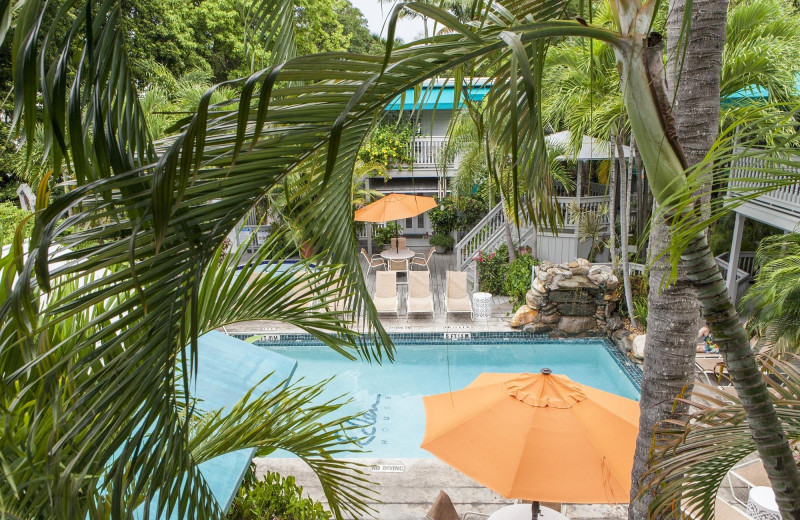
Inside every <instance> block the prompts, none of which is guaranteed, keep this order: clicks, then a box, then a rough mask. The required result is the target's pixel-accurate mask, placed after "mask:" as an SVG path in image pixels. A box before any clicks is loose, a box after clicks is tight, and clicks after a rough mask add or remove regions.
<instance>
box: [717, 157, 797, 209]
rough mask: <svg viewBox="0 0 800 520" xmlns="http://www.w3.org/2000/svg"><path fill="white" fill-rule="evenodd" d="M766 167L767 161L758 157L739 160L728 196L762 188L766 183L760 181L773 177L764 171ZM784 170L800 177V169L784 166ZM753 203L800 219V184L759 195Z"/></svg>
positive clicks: (733, 172)
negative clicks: (749, 189) (748, 189)
mask: <svg viewBox="0 0 800 520" xmlns="http://www.w3.org/2000/svg"><path fill="white" fill-rule="evenodd" d="M766 166H767V165H766V161H764V160H763V159H759V158H756V157H744V158H742V159H739V160H738V161H737V163H736V166H735V167H734V168H733V170H732V174H731V176H732V179H731V182H730V191H729V193H728V195H729V196H735V195H736V194H741V193H742V191H746V190H747V188H756V189H757V188H762V187H763V186H764V183H762V182H759V179H766V178H767V177H768V176H769V177H772V174H769V175H768V174H767V173H765V172H763V171H762V170H763V169H764V168H765V167H766ZM784 169H785V170H786V171H787V173H788V172H791V173H792V175H793V176H795V175H800V169H798V168H790V167H788V166H784ZM752 202H754V203H755V204H760V205H763V206H768V207H771V208H775V209H778V210H780V211H781V212H782V213H787V214H791V215H793V216H797V217H800V182H797V183H795V184H792V185H791V186H784V187H783V188H779V189H776V190H774V191H770V192H769V193H764V194H762V195H759V196H758V198H757V199H755V200H754V201H752Z"/></svg>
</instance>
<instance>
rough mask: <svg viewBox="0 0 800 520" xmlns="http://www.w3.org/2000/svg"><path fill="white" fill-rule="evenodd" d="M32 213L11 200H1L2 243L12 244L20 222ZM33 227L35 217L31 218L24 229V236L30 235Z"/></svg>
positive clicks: (0, 229) (0, 227)
mask: <svg viewBox="0 0 800 520" xmlns="http://www.w3.org/2000/svg"><path fill="white" fill-rule="evenodd" d="M30 214H31V213H30V212H29V211H25V210H24V209H20V208H18V207H17V206H15V205H14V204H13V203H11V202H0V243H2V245H6V244H10V243H11V241H12V240H14V233H16V232H17V227H18V226H19V224H20V222H22V220H23V219H24V218H25V217H27V216H28V215H30ZM32 229H33V218H29V219H28V221H27V222H26V223H25V228H24V229H23V231H22V236H23V238H28V237H30V236H31V230H32Z"/></svg>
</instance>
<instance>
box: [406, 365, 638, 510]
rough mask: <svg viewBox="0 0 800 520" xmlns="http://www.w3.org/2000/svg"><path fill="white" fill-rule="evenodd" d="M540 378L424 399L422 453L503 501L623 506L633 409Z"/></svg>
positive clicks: (502, 377)
mask: <svg viewBox="0 0 800 520" xmlns="http://www.w3.org/2000/svg"><path fill="white" fill-rule="evenodd" d="M542 372H543V373H542V374H489V373H484V374H481V375H480V376H478V378H477V379H475V381H473V382H472V383H470V385H469V386H467V387H466V388H465V389H463V390H459V391H456V392H450V393H445V394H438V395H433V396H428V397H425V398H423V402H424V403H425V417H426V423H427V426H426V430H425V438H424V440H423V441H422V447H423V448H424V449H426V450H428V451H429V452H431V453H432V454H434V455H436V456H437V457H438V458H439V459H441V460H442V461H444V462H446V463H447V464H449V465H450V466H452V467H454V468H456V469H457V470H459V471H461V472H462V473H464V474H466V475H468V476H470V477H472V478H473V479H475V480H477V481H478V482H480V483H481V484H483V485H484V486H486V487H488V488H491V489H493V490H494V491H497V492H498V493H500V494H501V495H503V496H505V497H507V498H518V499H523V500H535V501H543V502H568V503H578V504H595V503H627V502H628V500H629V494H630V487H631V468H632V466H633V453H634V450H635V447H636V434H637V432H638V427H639V426H638V423H639V403H637V402H636V401H632V400H630V399H626V398H624V397H620V396H617V395H614V394H610V393H608V392H603V391H601V390H597V389H595V388H591V387H588V386H585V385H581V384H578V383H575V382H574V381H572V380H570V379H569V378H567V377H566V376H561V375H552V374H550V373H549V370H548V369H544V370H543V371H542Z"/></svg>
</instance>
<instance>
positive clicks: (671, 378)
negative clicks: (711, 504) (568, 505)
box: [626, 222, 699, 520]
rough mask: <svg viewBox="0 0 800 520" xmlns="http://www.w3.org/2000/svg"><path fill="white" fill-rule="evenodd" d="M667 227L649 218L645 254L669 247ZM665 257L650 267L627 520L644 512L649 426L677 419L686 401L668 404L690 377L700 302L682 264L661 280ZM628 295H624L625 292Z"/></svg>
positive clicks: (647, 498) (650, 439) (666, 271)
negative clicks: (643, 481)
mask: <svg viewBox="0 0 800 520" xmlns="http://www.w3.org/2000/svg"><path fill="white" fill-rule="evenodd" d="M669 245H670V232H669V227H668V226H667V225H666V224H665V223H663V222H653V223H652V228H651V231H650V248H649V260H652V259H655V258H657V255H659V254H660V253H661V252H662V251H664V250H666V249H668V248H669ZM670 267H671V266H670V264H669V259H668V258H666V257H661V258H659V259H658V260H657V261H656V262H655V263H654V264H653V265H652V267H651V269H650V280H649V283H650V294H649V295H648V299H647V341H646V342H645V351H644V364H643V366H642V372H643V373H642V395H641V397H640V398H639V409H640V416H639V435H638V437H637V438H636V453H635V455H634V459H633V473H632V485H631V505H630V508H629V509H628V518H629V519H630V520H646V519H648V518H649V515H648V507H649V505H650V502H651V500H652V497H651V496H650V495H644V496H642V497H640V498H639V499H638V500H637V499H635V497H636V496H637V495H638V493H639V489H641V488H640V486H639V483H640V479H641V477H642V475H643V474H644V473H645V472H646V471H647V469H648V462H649V458H650V450H651V448H652V442H653V430H654V429H655V427H656V425H657V424H658V423H659V422H661V421H663V420H665V419H677V418H678V417H679V416H680V415H681V414H682V413H685V412H686V410H687V407H686V406H679V407H675V408H673V403H674V401H675V398H676V397H677V396H678V395H679V394H680V393H681V392H682V391H683V389H684V387H685V385H687V384H688V383H690V382H691V381H692V379H693V377H694V355H695V345H696V333H697V320H698V318H699V305H698V302H697V297H696V296H695V291H694V287H693V286H692V285H691V284H690V283H689V281H688V280H687V279H686V269H685V267H684V266H680V267H679V271H678V279H677V281H675V282H674V283H672V284H671V285H669V286H666V287H664V288H663V289H660V288H661V287H662V283H663V282H664V280H666V279H667V278H668V277H669V275H670ZM626 297H627V296H626Z"/></svg>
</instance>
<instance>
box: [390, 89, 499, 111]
mask: <svg viewBox="0 0 800 520" xmlns="http://www.w3.org/2000/svg"><path fill="white" fill-rule="evenodd" d="M490 89H491V85H488V84H487V85H480V86H473V87H472V88H470V89H469V99H471V100H472V101H478V102H480V101H482V100H483V98H484V96H486V94H488V93H489V90H490ZM461 94H462V99H460V100H459V104H458V105H459V107H458V108H461V107H463V106H464V100H463V94H464V92H463V91H462V92H461ZM403 97H405V99H403ZM454 101H455V92H454V88H453V85H446V86H444V87H442V86H439V85H436V86H430V87H429V86H425V87H422V91H421V92H420V95H419V99H418V100H417V103H416V105H415V104H414V89H413V88H412V89H408V90H407V91H406V93H405V96H397V97H396V98H394V100H392V102H391V103H389V105H387V107H386V110H434V109H435V110H451V109H452V108H453V102H454Z"/></svg>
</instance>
